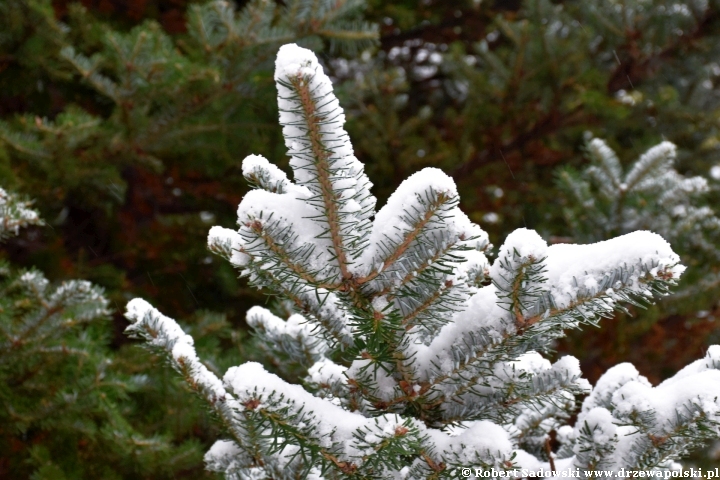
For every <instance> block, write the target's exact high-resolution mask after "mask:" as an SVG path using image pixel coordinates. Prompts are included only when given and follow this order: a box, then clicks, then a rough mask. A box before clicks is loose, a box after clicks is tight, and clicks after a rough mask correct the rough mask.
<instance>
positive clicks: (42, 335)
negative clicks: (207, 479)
mask: <svg viewBox="0 0 720 480" xmlns="http://www.w3.org/2000/svg"><path fill="white" fill-rule="evenodd" d="M0 202H1V203H0V215H2V216H1V217H0V226H1V228H2V230H1V232H2V233H4V234H7V233H12V234H16V233H17V230H18V227H20V226H26V225H28V224H35V225H38V224H41V223H42V221H41V220H40V219H39V216H38V214H37V212H35V211H34V210H32V209H30V208H29V202H27V201H20V200H19V199H18V197H17V196H16V195H13V194H8V193H6V192H5V191H4V190H2V189H0ZM108 303H109V302H108V300H107V299H106V298H105V296H104V292H103V290H102V289H101V288H99V287H97V286H95V285H92V284H91V283H90V282H87V281H84V280H69V281H64V282H61V283H59V284H57V285H52V284H51V283H50V282H49V281H48V280H47V279H46V278H45V276H44V275H43V274H42V273H41V272H39V271H38V270H37V269H30V270H20V271H17V270H16V269H14V268H11V267H10V265H9V264H8V263H7V262H5V261H4V260H3V261H2V262H0V405H2V408H0V452H1V453H0V476H2V477H3V478H30V477H31V476H32V478H33V479H38V480H40V479H47V480H50V479H52V480H62V479H66V478H67V479H70V478H76V479H84V478H87V479H90V478H104V479H105V478H106V479H115V478H118V479H119V478H171V477H172V476H173V475H174V474H176V473H179V472H182V471H183V470H185V469H188V468H191V467H192V466H193V464H194V463H195V462H196V461H197V457H198V445H197V443H196V442H194V441H190V442H184V443H183V444H173V443H172V442H171V441H170V439H169V438H167V436H158V435H151V436H146V435H144V434H143V433H142V432H141V431H139V430H138V429H137V428H136V427H135V426H134V425H133V424H132V423H131V421H130V420H131V419H132V414H133V413H136V412H133V411H132V408H131V406H132V400H131V399H130V398H129V394H131V393H132V392H134V391H137V390H141V389H142V385H143V383H144V380H145V378H144V377H142V376H133V375H128V374H127V373H126V372H124V371H123V369H122V368H119V365H118V362H116V361H115V358H114V356H113V354H112V352H111V350H110V349H109V348H108V343H109V338H108V334H109V332H110V329H109V327H110V325H109V322H108V314H109V310H108Z"/></svg>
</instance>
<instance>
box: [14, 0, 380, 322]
mask: <svg viewBox="0 0 720 480" xmlns="http://www.w3.org/2000/svg"><path fill="white" fill-rule="evenodd" d="M363 8H364V2H363V1H361V0H343V1H334V0H322V1H314V0H292V1H289V2H275V1H255V0H254V1H250V2H242V6H238V5H236V4H235V3H234V2H226V1H220V0H218V1H206V2H202V3H198V4H193V5H190V6H189V8H188V10H187V12H186V17H187V18H186V22H185V25H184V27H185V31H184V32H183V33H182V34H175V35H170V34H169V33H167V32H166V31H165V30H163V28H161V26H160V24H159V23H158V22H156V21H153V20H146V21H144V22H142V23H140V24H138V25H135V26H134V27H132V28H130V29H128V28H127V27H125V26H123V25H117V24H112V23H110V22H102V21H100V20H98V19H97V18H95V17H94V16H93V15H92V14H91V13H90V12H88V11H87V10H86V9H85V8H83V7H82V6H80V5H70V6H69V7H67V13H66V15H65V17H64V18H63V20H64V21H60V20H58V19H57V18H56V15H55V12H54V10H53V8H52V5H51V2H50V1H49V0H32V1H29V2H26V1H14V0H13V1H9V2H3V4H2V5H1V6H0V9H1V11H0V22H2V23H0V30H2V31H3V35H2V36H0V48H2V50H3V51H4V52H7V55H5V56H3V57H2V58H3V59H4V61H6V62H7V63H5V64H3V67H2V68H3V76H2V78H0V89H2V92H3V93H2V95H3V96H4V98H6V99H8V102H7V103H8V105H13V103H14V102H17V101H19V102H21V103H22V102H25V103H27V104H28V105H23V106H21V107H20V108H18V109H17V113H16V114H14V115H3V117H4V118H0V166H1V164H9V166H10V168H8V169H7V170H9V172H8V173H9V176H10V180H8V182H12V185H13V186H14V187H16V188H18V189H21V190H23V191H32V192H37V193H36V194H35V196H36V198H38V200H39V202H40V204H41V205H42V208H43V209H45V210H44V211H45V212H46V215H45V216H46V218H49V219H51V222H52V223H53V225H55V226H59V227H60V230H61V235H62V236H64V237H66V238H67V237H70V241H68V242H66V243H65V245H66V247H65V248H66V250H61V251H59V252H58V251H54V252H52V253H53V254H54V255H56V256H64V257H69V258H68V259H67V261H68V262H69V263H70V264H71V265H73V266H74V267H75V268H74V271H73V272H72V274H75V275H77V274H81V275H92V276H93V277H94V279H95V280H97V281H99V282H101V283H103V284H104V285H105V286H107V287H109V288H110V289H111V293H114V294H115V295H117V294H118V293H119V290H120V289H121V288H123V287H125V286H126V285H127V282H128V281H131V282H134V283H135V282H138V281H145V280H147V283H151V281H150V280H148V278H147V271H148V270H152V271H162V270H163V269H165V268H167V265H166V264H160V263H161V262H158V261H157V257H159V256H161V255H162V253H161V252H165V251H169V250H171V247H170V246H169V245H173V246H174V245H176V244H177V237H178V236H179V234H178V233H177V230H181V229H184V230H185V231H186V229H187V228H188V227H190V228H192V227H195V229H196V230H197V232H198V233H199V232H200V231H201V229H204V228H205V221H204V220H202V218H201V215H200V214H201V213H203V212H204V213H206V214H207V212H208V211H209V210H213V211H216V212H218V214H222V211H223V204H226V203H227V204H233V203H237V199H232V200H230V199H231V198H232V197H233V196H237V195H238V193H236V188H242V187H240V186H239V185H234V184H233V182H227V181H225V182H222V187H219V186H218V185H219V184H220V180H226V179H227V178H232V177H233V174H234V173H236V172H234V171H233V168H234V165H233V163H231V160H232V159H234V155H235V154H236V152H238V151H241V152H242V151H248V150H249V149H251V148H252V147H253V146H254V145H255V142H257V141H258V139H260V140H262V141H263V143H264V142H269V141H271V140H272V136H271V135H268V133H267V131H268V127H269V126H270V125H271V124H270V123H269V121H270V119H272V118H274V117H275V116H276V111H275V107H274V105H273V102H272V101H271V98H272V95H268V93H270V94H271V93H272V90H271V89H272V88H273V84H272V81H271V79H270V78H269V77H270V75H269V74H268V71H269V70H270V69H271V65H272V56H273V55H274V52H275V51H276V50H277V48H278V47H279V45H281V44H282V43H285V42H288V41H300V42H304V43H305V44H306V45H309V46H313V47H314V48H317V49H320V48H323V47H327V48H326V49H327V51H328V52H332V53H333V54H348V55H350V54H353V53H354V52H356V51H358V50H359V49H364V48H367V47H368V46H371V45H372V44H373V43H374V41H375V39H376V36H377V32H376V28H375V26H374V25H372V24H369V23H367V22H365V21H364V20H363V19H362V16H361V13H362V10H363ZM28 77H29V78H32V80H29V79H28ZM18 97H19V99H20V100H17V99H18ZM237 131H243V132H245V134H244V135H236V134H235V132H237ZM47 185H53V188H52V189H49V188H47ZM238 198H239V197H238ZM227 210H228V211H229V209H227ZM203 218H204V217H203ZM80 222H86V224H85V229H86V230H88V231H91V232H92V234H90V235H87V236H82V237H81V238H80V239H78V238H76V237H77V236H75V235H73V233H74V232H75V231H76V228H75V227H76V226H77V225H76V223H80ZM146 223H150V224H151V225H152V227H153V230H154V232H152V233H153V234H154V235H149V236H151V237H152V240H153V242H150V241H149V238H146V237H145V236H144V233H145V231H144V230H143V229H140V228H138V226H139V225H144V224H146ZM138 230H140V231H138ZM159 236H162V237H163V238H164V239H165V240H164V241H163V242H162V243H163V245H157V243H155V242H157V241H158V237H159ZM165 242H167V243H165ZM150 243H155V245H156V246H155V247H152V248H151V247H150ZM129 244H131V245H135V246H136V247H135V248H134V249H133V251H132V252H131V254H129V253H128V252H127V245H129ZM144 247H147V248H144ZM158 247H159V248H158ZM188 250H189V249H188ZM78 251H79V252H78ZM186 251H187V250H186ZM93 252H95V253H93ZM78 253H80V255H83V256H84V259H78ZM88 257H89V258H88ZM98 257H99V258H98ZM107 258H111V259H112V262H108V261H103V260H105V259H107ZM208 259H209V257H208V256H207V252H205V251H204V250H202V249H197V251H196V258H194V259H193V261H192V262H187V263H189V264H191V270H192V272H189V274H188V275H186V276H187V277H191V278H192V277H195V276H197V275H199V274H200V272H199V271H200V270H202V269H203V268H207V267H205V265H206V264H205V263H203V261H205V260H208ZM163 260H168V259H167V258H163ZM141 263H142V264H144V265H146V266H147V265H148V264H154V265H153V268H152V269H146V270H140V271H137V270H138V269H137V265H138V264H141ZM87 264H90V265H91V266H92V267H94V268H86V267H85V266H86V265H87ZM54 267H55V268H58V267H57V266H56V265H54ZM182 267H183V268H182V269H180V271H181V273H182V272H185V271H186V270H187V269H188V266H187V265H186V264H183V265H182ZM173 273H175V272H173ZM225 276H226V277H227V276H229V277H232V273H231V272H230V271H229V269H228V272H227V275H225ZM175 277H178V278H177V279H173V281H174V282H176V283H177V284H178V286H179V288H181V289H182V290H184V291H186V289H187V287H186V285H185V282H184V281H182V280H181V279H180V278H179V276H178V275H177V274H175ZM139 279H142V280H139ZM216 280H217V283H218V285H217V286H216V287H217V288H215V290H216V291H220V292H222V293H224V294H225V295H235V296H237V295H238V294H237V293H236V292H237V290H238V289H237V284H236V282H234V281H233V279H232V278H231V279H230V280H227V279H226V278H224V277H222V276H221V275H218V278H217V279H216ZM228 283H229V284H230V285H229V286H228V285H227V284H228ZM229 292H232V294H231V293H229ZM211 296H212V294H208V297H211ZM174 298H175V300H176V302H177V303H178V304H179V305H177V310H178V311H183V312H186V313H190V312H192V310H193V309H195V308H197V303H196V302H195V301H194V300H193V299H192V297H191V296H188V295H183V296H178V295H174ZM181 301H184V302H185V303H181Z"/></svg>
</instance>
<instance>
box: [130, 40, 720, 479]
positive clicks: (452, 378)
mask: <svg viewBox="0 0 720 480" xmlns="http://www.w3.org/2000/svg"><path fill="white" fill-rule="evenodd" d="M276 67H277V68H276V81H277V84H278V101H279V104H280V120H281V124H282V125H283V134H284V136H285V142H286V145H287V147H288V150H289V154H290V156H291V160H290V165H291V167H292V168H293V172H294V178H293V180H292V181H291V180H290V179H288V178H287V176H286V175H285V173H284V172H282V171H281V170H280V169H278V168H277V167H275V166H273V165H271V164H270V163H269V162H268V161H267V160H265V159H264V158H262V157H259V156H250V157H248V158H246V160H245V162H244V163H243V173H244V175H245V177H246V178H247V179H248V181H249V182H250V183H251V184H252V185H253V186H255V187H257V188H256V189H255V190H253V191H251V192H249V193H248V194H247V195H246V196H245V198H244V199H243V200H242V202H241V204H240V206H239V207H238V223H239V229H238V231H237V232H235V231H232V230H228V229H223V228H221V227H213V229H211V231H210V235H209V238H208V246H209V248H210V249H211V250H212V251H214V252H216V253H218V254H220V255H222V256H224V257H225V258H227V259H228V260H229V261H230V262H231V263H232V264H233V265H235V266H236V267H238V268H239V269H240V271H241V274H242V275H244V276H246V277H248V278H249V280H250V282H251V283H252V284H254V285H256V286H258V287H260V288H266V289H269V290H272V291H273V292H274V293H276V294H278V295H281V296H283V297H284V298H285V299H286V300H289V304H290V305H292V310H293V311H292V312H291V314H290V316H289V318H288V319H287V320H284V319H280V318H278V317H276V316H275V315H273V314H271V313H270V312H269V311H267V310H265V309H262V308H259V307H255V308H253V309H251V310H250V311H249V312H248V323H249V324H250V325H251V326H252V327H253V328H254V329H255V330H256V331H257V333H258V336H259V338H260V340H261V341H264V342H265V343H266V344H267V345H266V348H267V350H268V351H271V352H276V353H275V357H276V358H275V360H276V361H277V362H284V361H285V359H287V362H288V363H290V362H295V363H296V364H299V365H302V367H303V368H306V369H307V375H305V378H304V381H305V386H306V388H307V389H306V388H303V387H301V386H299V385H291V384H289V383H287V382H285V381H284V380H281V379H280V378H278V377H276V376H275V375H272V374H270V373H268V372H266V371H265V370H264V369H263V368H262V367H261V366H260V365H259V364H256V363H247V364H244V365H241V366H239V367H233V368H231V369H230V370H228V372H227V373H226V374H225V376H224V378H223V381H222V382H220V381H219V380H218V379H217V378H216V377H214V376H206V375H205V372H206V370H204V367H203V366H202V364H200V363H199V361H198V360H197V358H196V357H195V355H194V350H193V349H192V344H191V342H190V340H189V339H187V338H186V337H185V336H184V334H183V333H182V332H181V331H179V327H178V328H176V327H177V325H176V324H174V322H172V323H170V322H171V321H169V319H165V317H162V316H161V315H160V314H159V313H158V312H156V311H154V309H152V308H151V307H149V305H147V304H145V303H144V302H142V301H140V300H135V301H133V302H131V304H130V306H129V309H128V311H129V316H130V317H131V318H134V319H135V320H136V321H138V323H136V324H135V325H133V326H131V327H130V331H131V332H135V333H138V332H144V333H142V335H143V336H144V337H145V338H147V340H148V341H149V342H150V344H151V345H156V346H158V347H161V348H163V349H164V350H165V351H166V352H167V354H168V355H169V356H170V357H171V359H172V360H171V361H173V362H174V364H175V365H176V367H177V368H179V369H180V370H181V371H182V372H183V374H184V375H186V376H187V379H188V381H189V382H190V383H191V385H193V386H195V388H196V389H197V390H199V391H200V393H202V394H203V395H204V396H205V397H206V398H207V399H208V400H209V401H210V402H211V404H212V403H213V402H214V403H215V405H216V406H222V408H223V409H224V410H221V411H220V416H221V418H222V419H223V421H224V422H225V423H226V427H227V428H228V432H229V434H230V436H231V437H232V441H231V442H228V441H225V440H223V441H220V442H218V443H216V445H215V446H214V447H213V448H212V449H211V450H210V452H208V455H207V457H206V461H207V464H208V468H210V469H212V470H214V471H220V472H224V473H225V474H226V475H228V476H232V475H235V477H233V478H254V477H253V476H255V477H257V476H262V475H270V476H272V477H273V478H293V477H298V476H301V477H304V478H326V479H335V478H348V477H356V478H397V479H405V478H454V476H457V475H458V473H457V470H456V469H457V468H462V467H465V466H467V465H469V464H470V465H474V466H477V467H478V468H485V469H491V468H494V469H496V471H500V470H510V469H513V468H516V467H519V468H528V469H531V470H533V471H537V470H539V469H541V468H542V469H545V470H547V469H549V468H556V467H557V468H561V467H562V468H571V467H572V468H574V467H577V468H588V469H591V468H600V467H604V468H609V469H619V468H621V467H625V468H629V467H632V468H658V469H665V468H668V467H669V465H670V463H669V462H670V461H671V460H674V459H676V458H678V457H679V456H680V455H682V454H684V453H685V452H686V451H687V450H688V449H689V448H691V447H694V446H696V445H698V444H699V442H700V441H702V440H704V439H708V438H710V437H711V436H715V437H716V436H718V430H717V420H718V418H717V413H718V411H720V410H719V408H720V407H719V406H718V401H717V398H718V397H720V382H719V381H718V378H716V377H717V376H718V375H720V371H718V370H717V367H718V365H720V360H719V359H718V352H720V350H717V348H714V349H711V352H709V354H708V355H709V356H708V357H707V358H706V359H705V360H704V361H702V362H700V363H697V362H696V363H695V364H692V365H690V366H688V367H687V368H686V369H685V370H682V371H681V372H680V373H678V375H676V377H674V379H671V380H668V381H667V382H665V383H663V384H661V385H659V386H657V387H654V388H653V387H651V386H650V385H649V383H647V381H645V380H643V378H642V377H640V375H639V374H638V373H637V371H634V370H632V369H630V368H627V367H624V366H620V367H616V369H614V370H611V371H609V372H608V374H607V376H606V377H603V378H602V379H601V380H600V382H598V386H597V387H596V389H595V390H592V388H591V387H590V385H589V383H588V382H587V381H586V380H584V379H583V378H582V376H581V372H580V366H579V362H578V360H576V359H575V358H573V357H570V356H566V357H562V358H560V359H558V360H557V361H555V362H554V363H551V362H550V361H549V360H547V359H545V358H543V357H542V355H541V354H542V353H545V352H547V351H548V350H549V349H550V347H551V342H552V340H554V339H557V338H559V337H562V336H563V335H564V334H565V331H566V330H567V329H570V328H578V327H580V326H582V325H598V323H599V321H600V320H601V319H602V318H603V317H608V316H610V315H611V314H612V313H613V312H614V311H616V310H622V309H623V308H625V307H624V306H623V304H628V303H629V304H633V305H639V306H643V305H646V304H648V303H651V302H652V301H653V299H654V298H656V297H658V296H662V295H666V294H667V293H668V291H669V288H670V287H672V286H674V285H675V284H676V283H677V281H678V279H679V277H680V275H681V274H682V272H683V270H684V267H683V266H681V265H680V264H679V258H678V256H677V255H676V254H675V253H674V252H673V250H672V249H671V248H670V245H669V244H668V243H667V242H666V241H665V240H663V239H662V238H661V237H660V236H659V235H657V234H655V233H651V232H648V231H638V232H634V233H629V234H627V235H624V236H621V237H617V238H614V239H612V240H608V241H604V242H599V243H594V244H588V245H552V246H548V245H547V243H546V242H545V241H544V240H543V239H542V238H541V237H540V236H539V235H538V234H537V233H535V232H533V231H530V230H527V229H520V230H517V231H515V232H513V233H512V234H511V235H510V236H508V238H507V240H506V241H505V243H504V244H503V246H502V247H501V248H500V253H499V256H498V258H497V260H496V261H495V262H494V263H493V264H492V265H490V263H489V262H488V260H487V258H486V257H485V252H486V251H487V249H489V248H490V244H489V242H488V237H487V234H486V233H485V232H483V231H482V229H481V228H480V227H479V226H477V225H475V224H474V223H472V222H471V221H470V220H469V219H468V218H467V216H465V215H464V214H463V213H462V212H461V211H460V209H459V207H458V203H459V197H458V194H457V189H456V187H455V184H454V182H453V181H452V179H451V178H450V177H448V176H447V175H445V174H444V173H442V172H440V171H439V170H437V169H426V170H423V171H421V172H419V173H417V174H415V175H413V176H411V177H410V178H409V179H408V180H406V181H405V182H403V183H402V185H400V187H399V188H398V190H397V191H396V192H395V193H394V194H393V195H391V197H390V199H389V200H388V203H387V204H386V205H385V206H384V207H383V208H382V209H380V211H378V212H377V213H376V212H375V210H374V206H375V200H374V198H373V197H372V195H371V194H370V192H369V188H370V182H369V181H368V179H367V178H366V177H365V174H364V173H363V168H362V165H361V164H360V163H359V162H358V161H357V159H355V157H354V156H353V155H352V148H351V146H350V144H349V140H348V138H347V134H346V133H345V131H344V130H343V129H342V125H343V122H344V117H343V114H342V109H340V107H339V104H338V102H337V99H336V98H335V97H334V95H333V94H332V87H331V85H330V82H329V80H328V79H327V77H326V76H325V75H324V73H323V72H322V68H321V66H320V65H319V63H318V62H317V59H316V58H315V56H314V55H313V54H312V53H311V52H309V51H307V50H304V49H301V48H299V47H297V46H294V45H290V46H285V47H283V48H282V49H281V50H280V53H279V56H278V61H277V64H276ZM666 147H667V146H663V147H662V148H660V149H658V150H657V151H653V152H650V153H649V154H648V156H647V158H644V159H643V163H642V165H641V166H642V168H640V167H638V168H640V169H639V170H638V172H640V173H632V172H631V174H632V175H630V174H628V175H627V176H625V177H623V176H622V170H621V168H620V166H619V165H620V164H619V161H618V160H617V158H616V157H615V156H614V154H612V151H611V150H609V148H607V146H606V145H604V144H603V143H601V142H594V143H593V144H592V145H591V147H590V148H591V150H592V151H593V152H595V153H594V155H596V156H599V157H602V158H603V159H604V162H605V163H604V164H603V165H601V166H599V167H598V168H597V169H596V173H595V174H594V175H595V176H596V177H597V178H604V179H605V180H604V181H605V182H606V183H607V185H610V187H608V189H607V191H608V192H611V191H621V190H622V189H623V188H625V187H624V186H623V185H628V184H630V185H631V186H632V188H633V189H636V190H637V189H644V188H646V184H645V183H644V181H643V180H641V179H639V180H638V179H636V178H635V177H638V176H642V175H641V173H642V174H643V175H645V174H648V173H647V172H657V171H661V170H662V169H663V168H664V167H663V165H665V163H663V162H664V161H659V160H657V157H663V158H665V157H667V156H668V155H669V153H668V149H667V148H666ZM643 172H645V173H643ZM663 178H665V177H663ZM682 188H686V189H693V188H697V185H694V184H692V185H691V184H685V183H682V182H681V184H678V185H677V188H676V189H674V190H671V191H670V193H668V194H667V196H668V198H671V197H677V196H679V195H680V193H679V192H680V190H681V189H682ZM613 189H615V190H613ZM577 191H578V192H580V193H581V194H582V195H584V197H583V198H584V200H585V201H587V202H589V204H592V202H593V201H594V197H592V195H591V194H590V193H589V192H590V189H589V188H585V187H584V186H580V188H578V189H577ZM611 214H612V212H609V213H608V215H607V216H606V217H605V218H608V219H610V218H611V217H612V215H611ZM134 302H137V303H134ZM130 307H132V308H130ZM148 312H150V313H148ZM173 325H174V326H173ZM311 392H312V393H311ZM587 394H589V395H588V396H587V398H586V400H585V402H584V403H583V407H582V409H581V411H580V413H579V416H578V421H577V422H576V423H575V425H574V426H571V425H567V422H568V420H569V419H571V418H572V417H573V415H574V414H575V413H576V411H577V409H578V398H579V397H580V396H582V395H587ZM223 395H224V396H223ZM658 398H665V399H666V400H663V401H660V400H658ZM554 432H555V433H557V438H558V440H559V441H560V445H561V446H560V448H559V449H558V451H557V452H553V451H552V450H551V441H550V439H551V437H552V435H553V433H554Z"/></svg>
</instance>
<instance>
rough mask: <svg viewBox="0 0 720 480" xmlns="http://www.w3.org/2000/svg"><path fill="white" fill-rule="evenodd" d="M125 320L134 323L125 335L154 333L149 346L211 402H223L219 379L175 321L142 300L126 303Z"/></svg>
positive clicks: (224, 393) (136, 299) (223, 393)
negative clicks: (165, 355)
mask: <svg viewBox="0 0 720 480" xmlns="http://www.w3.org/2000/svg"><path fill="white" fill-rule="evenodd" d="M125 318H127V319H128V320H130V321H131V322H132V323H133V324H132V325H130V326H129V327H128V328H127V329H126V331H127V332H129V333H134V332H140V331H143V330H145V331H147V332H155V333H154V335H153V337H154V338H153V339H152V340H150V341H149V343H150V344H151V345H155V346H157V347H161V348H164V349H166V350H168V351H169V352H170V353H171V354H172V358H173V360H174V361H175V362H176V365H178V366H180V365H181V364H182V365H184V366H185V368H186V369H187V371H189V372H190V373H191V374H192V376H193V378H194V379H195V381H196V383H197V384H199V385H200V386H201V387H202V389H204V390H206V391H207V392H208V393H209V396H210V397H211V400H212V399H214V400H217V399H225V397H226V392H225V389H224V388H223V386H222V383H221V382H220V379H218V378H217V377H216V376H215V375H214V374H213V373H212V372H211V371H210V370H208V369H207V367H206V366H205V365H203V364H202V363H201V362H200V360H198V358H197V354H196V353H195V347H194V341H193V338H192V337H191V336H190V335H186V334H185V332H184V331H183V329H182V328H180V325H178V324H177V322H175V320H173V319H171V318H169V317H166V316H165V315H163V314H162V313H160V312H159V311H158V310H157V309H156V308H154V307H153V306H152V305H150V304H149V303H148V302H146V301H145V300H143V299H142V298H135V299H133V300H131V301H130V302H128V304H127V307H126V312H125Z"/></svg>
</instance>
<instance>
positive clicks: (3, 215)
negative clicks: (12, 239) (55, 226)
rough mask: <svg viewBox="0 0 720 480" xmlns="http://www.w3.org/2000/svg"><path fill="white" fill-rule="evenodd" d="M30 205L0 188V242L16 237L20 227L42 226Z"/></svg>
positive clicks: (30, 203)
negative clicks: (12, 236)
mask: <svg viewBox="0 0 720 480" xmlns="http://www.w3.org/2000/svg"><path fill="white" fill-rule="evenodd" d="M31 205H32V202H30V201H28V200H22V199H20V198H19V197H18V196H17V195H14V194H12V193H8V192H6V191H5V190H3V189H2V188H0V240H3V239H5V238H6V237H9V236H11V235H17V234H18V232H19V231H20V228H21V227H27V226H28V225H42V224H43V221H42V220H41V219H40V216H39V215H38V214H37V212H36V211H35V210H33V209H31V208H30V206H31Z"/></svg>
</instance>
